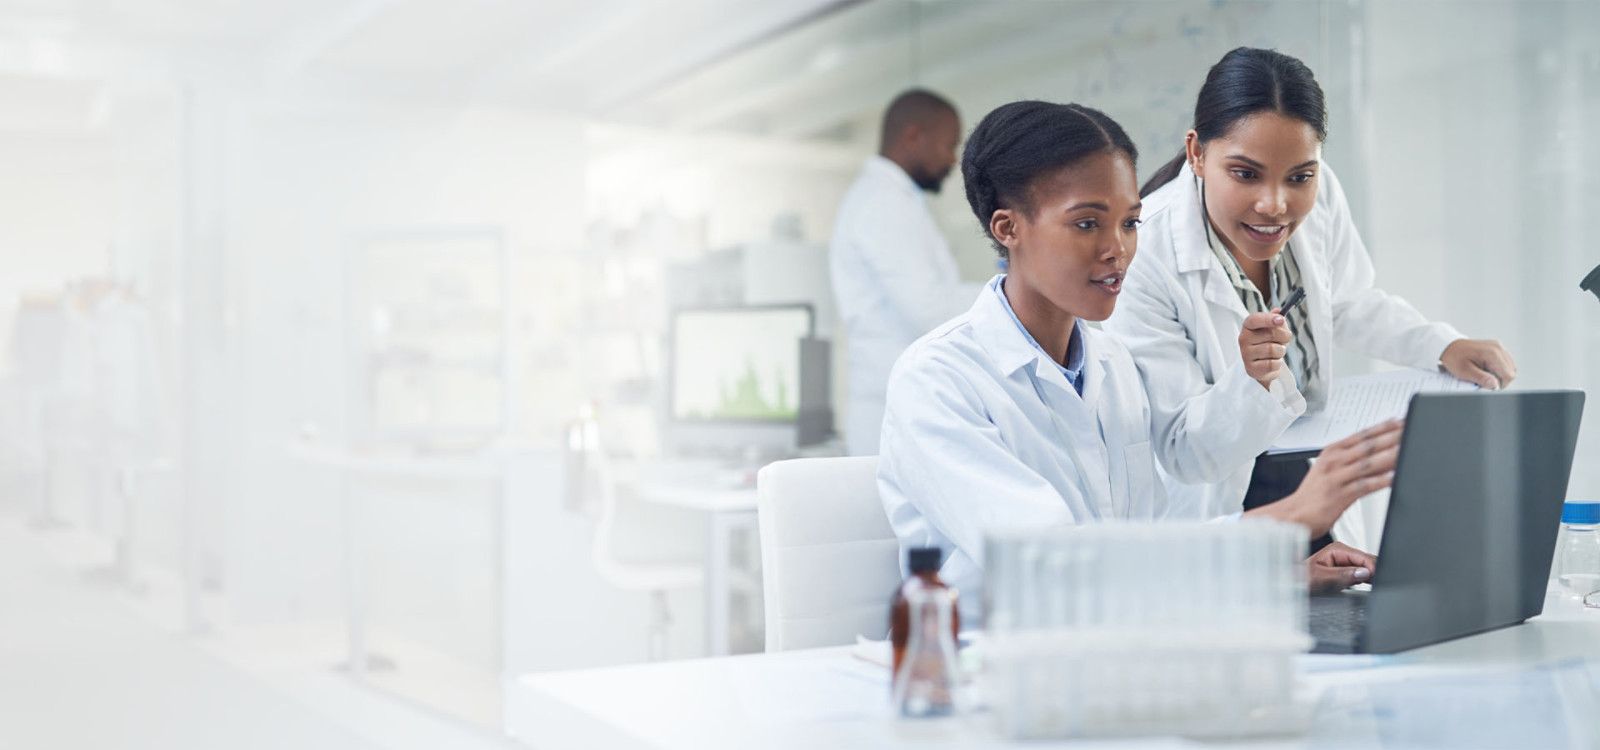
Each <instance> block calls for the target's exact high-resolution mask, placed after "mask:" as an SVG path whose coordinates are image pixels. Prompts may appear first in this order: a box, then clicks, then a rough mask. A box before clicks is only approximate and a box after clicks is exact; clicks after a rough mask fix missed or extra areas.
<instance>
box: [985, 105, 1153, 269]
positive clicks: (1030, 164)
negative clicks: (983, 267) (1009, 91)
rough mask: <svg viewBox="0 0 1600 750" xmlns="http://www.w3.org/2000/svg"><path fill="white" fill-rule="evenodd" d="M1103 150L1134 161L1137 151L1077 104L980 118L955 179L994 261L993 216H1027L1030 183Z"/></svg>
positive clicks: (1001, 248) (1006, 110) (1010, 108)
mask: <svg viewBox="0 0 1600 750" xmlns="http://www.w3.org/2000/svg"><path fill="white" fill-rule="evenodd" d="M1107 149H1110V150H1116V151H1121V152H1122V153H1125V154H1127V155H1128V159H1129V160H1131V161H1134V162H1137V161H1138V158H1139V150H1138V149H1137V148H1135V147H1134V145H1133V141H1132V140H1131V139H1129V138H1128V134H1127V133H1126V132H1124V131H1123V129H1122V126H1121V125H1118V124H1117V121H1116V120H1113V119H1111V118H1110V117H1107V116H1106V115H1105V113H1103V112H1101V111H1100V110H1097V109H1093V108H1090V107H1085V106H1083V105H1080V104H1055V103H1052V102H1040V101H1021V102H1012V103H1010V104H1004V105H1001V106H1000V107H998V108H996V109H995V110H994V111H993V112H990V113H989V114H987V115H985V116H984V118H983V120H982V121H981V122H979V123H978V126H977V127H976V128H973V130H972V135H970V136H968V137H967V146H966V149H965V150H964V151H962V154H961V178H962V181H963V182H964V183H965V187H966V191H967V204H968V205H970V206H971V207H972V213H973V215H974V216H976V217H978V224H979V225H980V226H982V227H983V233H984V236H986V237H988V238H989V241H990V242H991V243H993V245H994V248H995V251H996V252H998V253H1000V257H1002V258H1004V257H1006V247H1005V245H1002V244H1000V242H999V241H998V240H996V239H995V238H994V234H993V233H991V232H990V231H989V220H990V219H992V218H993V217H994V212H995V211H998V210H1000V209H1002V208H1020V209H1022V210H1024V211H1026V212H1031V211H1032V210H1033V207H1032V206H1031V205H1030V204H1029V203H1028V187H1029V186H1030V185H1031V184H1032V183H1033V181H1034V180H1035V179H1036V178H1038V177H1039V176H1040V175H1042V174H1044V173H1046V172H1051V171H1054V170H1056V169H1059V168H1061V167H1065V166H1069V165H1071V164H1075V163H1077V162H1078V161H1079V160H1081V159H1083V158H1084V157H1086V156H1089V155H1090V154H1094V153H1097V152H1100V151H1105V150H1107Z"/></svg>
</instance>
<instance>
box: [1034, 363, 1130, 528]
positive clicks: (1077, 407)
mask: <svg viewBox="0 0 1600 750" xmlns="http://www.w3.org/2000/svg"><path fill="white" fill-rule="evenodd" d="M1088 340H1089V337H1088V336H1085V337H1084V344H1085V345H1086V346H1087V345H1088ZM1034 354H1035V357H1034V359H1035V361H1034V364H1033V365H1032V367H1033V373H1034V376H1035V377H1036V378H1038V382H1039V384H1040V388H1041V393H1042V395H1043V396H1044V399H1045V403H1044V404H1043V406H1044V408H1046V409H1051V410H1053V411H1055V413H1056V416H1057V417H1058V419H1057V420H1056V424H1057V425H1058V426H1059V427H1060V431H1061V432H1062V433H1063V434H1061V435H1060V439H1062V440H1068V441H1071V445H1070V446H1067V448H1068V451H1069V453H1070V454H1071V455H1072V456H1073V457H1074V458H1076V460H1077V464H1078V465H1077V466H1076V467H1074V468H1075V470H1076V471H1077V472H1078V475H1079V477H1080V478H1081V480H1082V481H1081V482H1080V485H1079V486H1080V487H1082V488H1084V489H1085V490H1087V491H1088V493H1089V497H1085V498H1084V499H1083V501H1084V505H1086V506H1088V507H1089V508H1090V509H1091V510H1093V511H1094V513H1095V515H1096V517H1097V518H1100V519H1109V518H1114V517H1115V511H1114V510H1113V508H1112V502H1111V465H1110V459H1109V458H1108V456H1107V454H1106V441H1105V437H1104V435H1105V432H1104V430H1103V429H1102V428H1101V426H1100V409H1099V405H1100V401H1101V394H1102V392H1103V391H1104V390H1105V387H1106V384H1105V380H1106V366H1107V365H1106V361H1105V356H1106V355H1105V353H1104V352H1097V351H1090V352H1089V353H1088V360H1087V361H1086V362H1085V363H1084V368H1083V395H1082V396H1079V395H1078V391H1077V389H1075V388H1073V387H1072V384H1071V383H1070V382H1068V381H1067V378H1066V376H1065V375H1062V374H1061V370H1060V369H1059V368H1057V367H1056V365H1055V363H1053V362H1051V361H1049V360H1048V359H1047V358H1045V356H1044V355H1042V354H1039V353H1038V352H1035V353H1034Z"/></svg>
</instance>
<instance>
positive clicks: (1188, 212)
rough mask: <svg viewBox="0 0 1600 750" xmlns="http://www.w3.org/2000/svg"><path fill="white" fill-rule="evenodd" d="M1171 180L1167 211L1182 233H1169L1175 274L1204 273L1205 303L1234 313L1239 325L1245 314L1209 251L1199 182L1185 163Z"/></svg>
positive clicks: (1237, 294)
mask: <svg viewBox="0 0 1600 750" xmlns="http://www.w3.org/2000/svg"><path fill="white" fill-rule="evenodd" d="M1175 180H1176V182H1177V183H1178V185H1177V188H1178V195H1177V197H1176V198H1175V199H1174V201H1173V203H1172V208H1171V209H1169V210H1170V211H1171V212H1172V226H1173V227H1174V229H1175V230H1176V229H1178V228H1180V227H1181V228H1183V229H1184V230H1186V231H1174V232H1173V233H1172V234H1173V236H1172V252H1173V257H1174V260H1175V261H1176V262H1177V267H1178V272H1179V273H1193V272H1195V271H1204V272H1206V274H1207V275H1206V279H1205V285H1204V286H1203V287H1202V288H1201V294H1202V295H1203V296H1204V297H1205V299H1206V301H1207V302H1210V303H1212V304H1214V305H1217V306H1219V307H1222V308H1224V309H1226V310H1228V311H1230V312H1233V313H1235V314H1237V315H1238V316H1239V320H1240V321H1241V322H1242V321H1243V320H1244V318H1245V316H1246V315H1248V314H1249V311H1248V310H1246V309H1245V307H1244V301H1243V300H1241V299H1239V293H1238V292H1237V291H1236V290H1234V288H1233V282H1231V281H1229V280H1228V277H1227V274H1226V273H1223V272H1221V269H1219V268H1217V256H1216V253H1214V252H1212V250H1211V244H1210V242H1209V241H1208V240H1207V238H1206V217H1205V213H1204V212H1202V211H1201V208H1200V189H1199V180H1198V179H1196V178H1195V175H1194V171H1193V170H1191V169H1190V168H1189V165H1188V164H1184V165H1183V170H1182V171H1180V172H1178V176H1177V177H1176V178H1175Z"/></svg>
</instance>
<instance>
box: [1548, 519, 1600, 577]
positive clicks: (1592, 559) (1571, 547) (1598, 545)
mask: <svg viewBox="0 0 1600 750" xmlns="http://www.w3.org/2000/svg"><path fill="white" fill-rule="evenodd" d="M1557 545H1558V546H1557V548H1556V565H1555V567H1556V580H1558V581H1560V583H1561V591H1562V593H1563V594H1565V595H1567V596H1569V597H1572V598H1574V599H1583V598H1584V597H1585V596H1588V595H1589V594H1592V593H1594V592H1596V591H1600V503H1567V504H1566V506H1565V507H1563V508H1562V509H1561V533H1560V536H1559V541H1558V543H1557Z"/></svg>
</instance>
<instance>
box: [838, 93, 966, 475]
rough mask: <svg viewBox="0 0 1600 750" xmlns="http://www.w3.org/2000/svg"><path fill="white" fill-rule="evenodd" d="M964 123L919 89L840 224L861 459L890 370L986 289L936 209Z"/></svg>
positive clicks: (854, 423) (852, 441) (901, 102)
mask: <svg viewBox="0 0 1600 750" xmlns="http://www.w3.org/2000/svg"><path fill="white" fill-rule="evenodd" d="M960 142H961V117H960V115H958V114H957V113H956V109H955V106H954V105H952V104H951V103H950V102H949V101H948V100H946V99H945V98H944V97H941V96H939V95H938V94H935V93H933V92H930V91H924V90H921V89H912V90H910V91H907V92H905V93H903V94H900V95H899V96H897V97H895V98H894V101H893V102H891V103H890V104H889V109H888V111H887V112H885V113H884V117H883V131H882V135H881V137H880V140H879V147H878V153H877V155H875V156H870V157H868V158H867V162H866V164H864V165H862V167H861V174H860V176H858V177H857V178H856V181H855V182H854V183H853V184H851V186H850V189H849V191H848V192H846V193H845V196H844V202H843V203H842V204H840V206H839V216H838V218H837V219H836V220H835V222H834V229H833V243H832V246H831V247H830V249H829V272H830V274H831V276H832V281H833V297H834V302H835V303H836V304H837V305H838V307H839V315H840V318H841V319H842V320H843V322H844V327H845V331H846V336H847V337H848V340H849V353H848V357H847V362H848V366H849V378H848V387H847V390H848V393H849V407H848V408H849V413H848V415H847V421H846V426H845V443H846V447H847V448H848V449H849V451H850V453H851V454H852V455H858V456H860V455H876V454H877V453H878V430H879V427H880V426H881V423H882V422H883V402H884V393H885V388H886V386H887V384H888V382H889V369H890V368H892V367H893V366H894V362H895V359H896V358H898V357H899V356H900V353H901V352H903V351H905V348H906V347H907V346H910V345H911V342H913V341H916V340H917V338H918V337H919V336H921V335H922V334H924V333H927V332H928V331H930V330H933V328H934V327H935V326H937V325H939V324H940V323H943V322H944V321H946V320H949V319H950V318H952V317H955V316H956V315H958V314H960V313H961V312H963V311H965V310H966V309H967V308H969V307H971V306H972V301H973V300H974V299H975V298H976V297H977V295H978V292H979V291H980V290H981V289H982V286H983V285H982V284H979V283H966V282H963V281H962V280H961V274H960V272H959V271H958V269H957V268H956V262H955V257H954V256H952V255H951V253H950V245H949V244H948V243H946V242H945V239H944V236H943V235H942V234H940V233H939V227H938V226H937V225H936V224H935V223H934V220H933V214H932V213H931V212H930V211H929V210H928V200H927V193H937V192H939V188H940V187H941V186H942V185H943V184H944V181H945V178H946V177H949V176H950V171H951V169H953V168H954V167H955V164H956V161H957V159H958V155H957V154H956V146H957V145H958V144H959V143H960Z"/></svg>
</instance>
